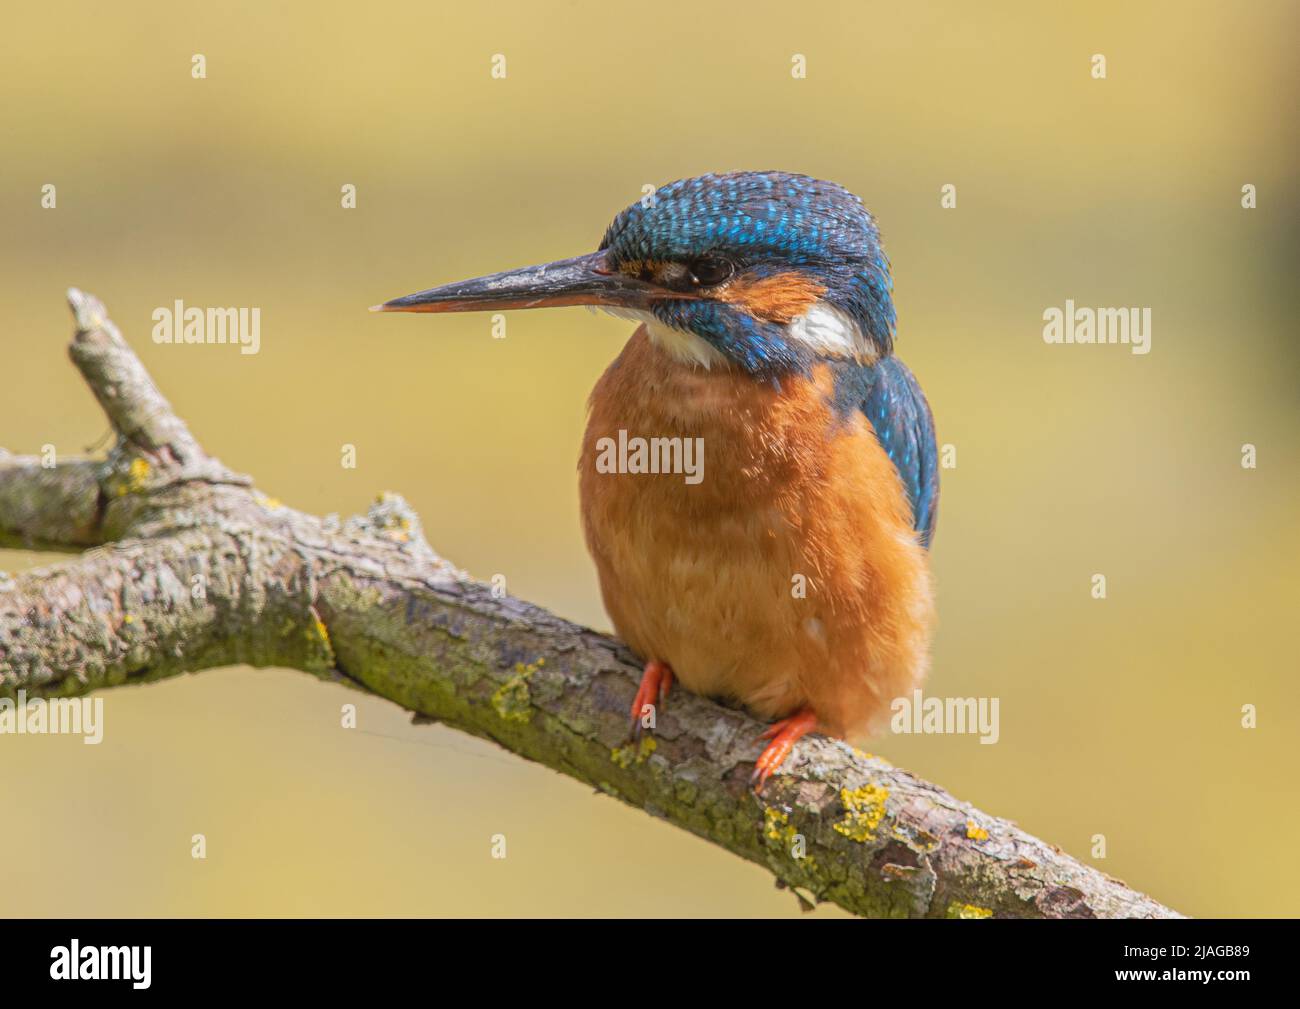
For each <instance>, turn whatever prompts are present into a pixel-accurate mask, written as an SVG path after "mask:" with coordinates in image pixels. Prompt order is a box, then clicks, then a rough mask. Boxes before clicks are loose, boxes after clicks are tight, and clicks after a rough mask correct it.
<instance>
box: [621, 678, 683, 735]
mask: <svg viewBox="0 0 1300 1009" xmlns="http://www.w3.org/2000/svg"><path fill="white" fill-rule="evenodd" d="M672 686H673V671H672V670H671V669H669V668H668V666H667V665H665V664H664V663H662V662H659V661H658V660H657V659H651V660H650V661H649V662H647V663H646V664H645V672H644V673H642V674H641V686H640V687H639V688H638V689H637V692H636V698H635V699H634V700H633V701H632V721H631V723H630V724H629V725H628V731H629V732H630V733H631V734H632V738H633V739H640V738H641V729H642V723H641V719H642V718H644V717H645V715H646V714H647V712H646V705H649V706H650V707H651V708H652V709H656V708H658V706H659V705H661V704H663V702H664V698H665V697H667V696H668V691H669V690H671V689H672Z"/></svg>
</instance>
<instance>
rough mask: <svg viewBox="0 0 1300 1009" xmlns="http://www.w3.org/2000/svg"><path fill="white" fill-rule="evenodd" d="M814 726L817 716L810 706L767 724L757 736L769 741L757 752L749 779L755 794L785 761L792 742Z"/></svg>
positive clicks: (806, 733) (815, 726)
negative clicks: (759, 752) (756, 761)
mask: <svg viewBox="0 0 1300 1009" xmlns="http://www.w3.org/2000/svg"><path fill="white" fill-rule="evenodd" d="M816 728H817V716H816V715H814V714H813V711H812V708H803V709H801V710H799V711H796V712H795V713H794V714H793V715H791V716H790V717H789V718H781V719H778V720H777V721H775V722H773V723H772V724H771V725H769V726H768V728H767V731H766V732H764V733H763V734H762V735H761V736H759V737H758V738H759V739H769V740H771V742H769V743H768V744H767V746H766V747H765V748H764V749H763V752H762V753H761V754H759V757H758V763H756V764H755V765H754V773H753V774H752V775H751V776H750V779H749V783H750V784H751V785H753V786H754V792H755V794H758V793H760V792H762V791H763V785H764V784H765V783H766V782H767V779H768V778H769V777H770V776H771V775H772V774H773V772H775V771H776V769H777V768H778V767H780V766H781V765H782V764H783V763H785V758H786V757H788V756H790V751H791V750H793V749H794V744H795V743H797V742H799V740H800V739H802V738H803V737H804V736H806V735H808V733H810V732H812V731H813V730H814V729H816Z"/></svg>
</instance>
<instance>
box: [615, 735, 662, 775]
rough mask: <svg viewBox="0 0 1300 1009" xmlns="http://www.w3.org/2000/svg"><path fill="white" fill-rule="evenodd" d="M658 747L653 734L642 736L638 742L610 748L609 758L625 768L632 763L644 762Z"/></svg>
mask: <svg viewBox="0 0 1300 1009" xmlns="http://www.w3.org/2000/svg"><path fill="white" fill-rule="evenodd" d="M658 747H659V744H658V743H656V742H655V739H654V736H642V737H641V742H640V743H628V744H627V745H626V746H620V747H619V748H618V749H617V750H610V751H609V759H610V760H612V761H613V762H614V763H615V764H617V765H618V766H619V767H621V768H623V769H624V770H626V769H627V768H629V767H631V766H632V765H633V764H634V763H635V764H644V763H645V762H646V761H647V760H649V759H650V754H652V753H654V752H655V750H656V749H658Z"/></svg>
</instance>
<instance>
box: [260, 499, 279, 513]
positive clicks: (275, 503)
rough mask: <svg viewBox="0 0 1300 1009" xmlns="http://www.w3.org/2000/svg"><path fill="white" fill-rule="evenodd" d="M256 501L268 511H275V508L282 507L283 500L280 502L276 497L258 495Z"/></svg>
mask: <svg viewBox="0 0 1300 1009" xmlns="http://www.w3.org/2000/svg"><path fill="white" fill-rule="evenodd" d="M257 503H258V504H260V505H261V506H262V507H263V508H266V509H269V510H270V511H275V510H276V509H277V508H283V507H284V504H283V502H281V501H280V499H279V498H278V497H260V498H257Z"/></svg>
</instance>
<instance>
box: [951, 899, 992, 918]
mask: <svg viewBox="0 0 1300 1009" xmlns="http://www.w3.org/2000/svg"><path fill="white" fill-rule="evenodd" d="M948 917H949V918H992V917H993V912H992V911H990V910H989V909H988V908H987V907H976V906H975V905H974V904H962V903H960V902H958V901H953V902H952V903H951V904H949V905H948Z"/></svg>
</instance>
